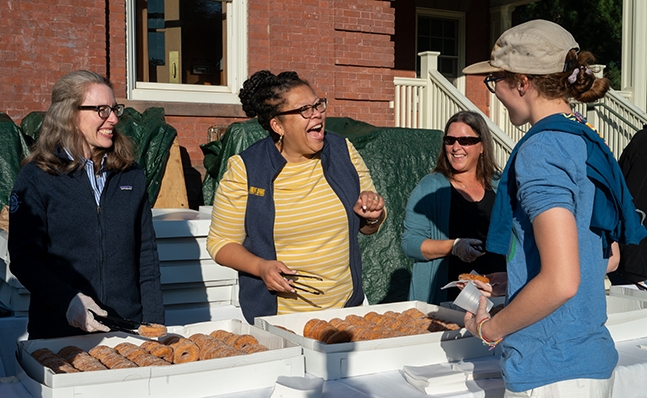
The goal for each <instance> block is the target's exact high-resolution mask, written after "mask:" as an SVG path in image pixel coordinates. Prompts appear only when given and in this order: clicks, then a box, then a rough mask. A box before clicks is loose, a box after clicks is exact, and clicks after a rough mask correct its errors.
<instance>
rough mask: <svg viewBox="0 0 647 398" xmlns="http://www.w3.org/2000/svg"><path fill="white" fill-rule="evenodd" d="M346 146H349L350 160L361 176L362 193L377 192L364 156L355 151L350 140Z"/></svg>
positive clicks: (360, 186)
mask: <svg viewBox="0 0 647 398" xmlns="http://www.w3.org/2000/svg"><path fill="white" fill-rule="evenodd" d="M346 145H348V154H349V155H350V160H351V162H353V165H354V166H355V170H357V174H358V175H359V188H360V189H359V190H360V192H361V191H373V192H377V191H376V190H375V186H374V185H373V180H372V179H371V173H370V172H369V171H368V167H366V163H364V159H362V156H361V155H360V154H359V152H357V149H355V147H354V146H353V144H352V143H351V142H350V141H349V140H348V139H346Z"/></svg>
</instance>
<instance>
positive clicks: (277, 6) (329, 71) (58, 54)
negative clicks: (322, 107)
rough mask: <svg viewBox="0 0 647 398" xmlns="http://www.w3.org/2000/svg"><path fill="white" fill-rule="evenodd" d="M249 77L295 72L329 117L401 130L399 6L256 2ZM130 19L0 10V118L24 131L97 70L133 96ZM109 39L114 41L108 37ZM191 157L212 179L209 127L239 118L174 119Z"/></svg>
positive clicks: (23, 4) (72, 9)
mask: <svg viewBox="0 0 647 398" xmlns="http://www.w3.org/2000/svg"><path fill="white" fill-rule="evenodd" d="M248 24H249V26H248V50H249V54H250V56H249V74H250V75H251V74H252V73H254V72H255V71H257V70H260V69H269V70H271V71H273V72H275V73H278V72H281V71H284V70H295V71H297V72H298V73H299V74H300V75H301V76H302V77H303V78H305V79H307V80H309V81H310V83H311V84H312V86H313V87H314V88H315V90H316V91H317V94H318V95H320V96H322V97H327V98H328V99H329V105H330V107H329V111H328V116H343V117H351V118H354V119H358V120H361V121H365V122H368V123H371V124H374V125H378V126H392V125H393V119H394V117H393V110H392V109H391V108H390V107H389V102H390V101H392V100H393V96H394V87H393V77H394V76H395V75H398V76H413V72H412V71H395V70H394V69H393V68H394V44H393V41H392V35H393V34H394V33H395V9H394V8H393V5H392V2H391V1H386V0H385V1H381V0H355V1H346V0H282V1H274V2H268V1H266V0H248ZM125 33H126V14H125V2H124V1H123V0H109V1H108V2H99V3H88V2H83V1H80V0H68V1H65V2H61V1H59V0H34V1H30V2H27V1H11V2H7V3H6V4H5V5H3V6H2V7H0V76H1V78H2V80H1V81H0V111H2V112H5V113H7V114H8V115H9V116H10V117H11V118H12V119H13V120H14V122H16V123H17V124H19V123H20V121H21V120H22V118H24V117H25V116H26V115H27V114H28V113H29V112H32V111H44V110H46V109H47V107H48V106H49V102H50V95H51V90H52V86H53V85H54V83H55V82H56V80H58V79H59V78H60V77H61V76H63V75H64V74H66V73H68V72H70V71H73V70H76V69H89V70H93V71H96V72H98V73H101V74H103V75H105V76H107V77H108V78H109V79H110V81H111V82H112V83H113V86H114V89H115V95H116V96H117V98H125V97H126V37H125V36H126V34H125ZM108 38H109V40H108ZM166 120H167V121H168V122H169V123H170V124H171V125H172V126H173V127H175V128H176V129H177V131H178V137H179V143H180V146H181V147H182V148H183V152H184V153H185V154H186V155H187V156H188V158H189V161H188V164H186V166H188V167H189V168H192V169H194V171H197V172H198V173H199V174H200V175H201V176H203V175H204V168H203V166H202V160H203V156H202V152H201V150H200V148H199V145H200V144H202V143H206V142H208V139H209V136H208V130H209V127H211V126H214V125H215V126H222V125H228V124H230V123H232V122H234V121H240V120H244V118H242V117H240V113H239V112H238V115H236V114H232V115H231V116H222V117H215V116H213V117H210V116H201V117H196V116H182V115H173V114H169V113H168V112H167V116H166Z"/></svg>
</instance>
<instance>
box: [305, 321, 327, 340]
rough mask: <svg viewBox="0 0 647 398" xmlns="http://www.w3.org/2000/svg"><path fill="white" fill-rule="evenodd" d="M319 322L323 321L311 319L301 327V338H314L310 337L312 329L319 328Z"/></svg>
mask: <svg viewBox="0 0 647 398" xmlns="http://www.w3.org/2000/svg"><path fill="white" fill-rule="evenodd" d="M321 322H323V321H322V320H321V319H318V318H312V319H310V320H309V321H308V322H306V324H305V325H303V337H307V338H310V339H312V338H314V337H312V329H313V328H314V327H315V326H320V325H321Z"/></svg>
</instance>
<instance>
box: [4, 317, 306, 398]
mask: <svg viewBox="0 0 647 398" xmlns="http://www.w3.org/2000/svg"><path fill="white" fill-rule="evenodd" d="M216 329H225V330H229V331H231V332H234V333H238V334H243V333H248V334H251V335H253V336H255V337H256V338H257V340H258V341H259V343H261V344H263V345H265V346H267V347H268V348H269V349H270V350H269V351H264V352H258V353H254V354H247V355H239V356H234V357H229V358H219V359H211V360H207V361H197V362H190V363H183V364H178V365H171V366H161V367H155V366H149V367H142V368H133V369H114V370H103V371H96V372H87V373H71V374H55V373H53V372H52V371H51V370H50V369H48V368H44V367H43V366H42V365H40V364H39V363H38V362H37V361H36V360H35V359H34V358H33V357H32V356H31V355H30V354H29V353H30V352H33V351H34V350H37V349H39V348H43V347H47V348H49V349H51V350H52V351H54V352H57V351H58V350H60V349H61V348H63V347H65V346H67V345H75V346H77V347H79V348H82V349H84V350H86V351H87V350H89V349H91V348H92V347H95V346H97V345H100V344H104V345H108V346H111V347H114V346H115V345H117V344H119V343H121V342H124V341H129V342H132V343H135V344H141V342H142V341H143V340H144V339H143V338H140V337H139V336H133V335H128V334H125V333H121V332H111V333H96V334H91V335H87V336H76V337H65V338H57V339H47V340H28V341H20V342H18V351H17V355H16V356H17V361H18V365H17V367H16V369H17V370H18V378H19V379H20V381H21V382H22V383H23V385H24V386H25V387H26V388H27V390H28V391H29V392H30V393H31V394H32V395H33V396H35V397H45V398H86V397H87V398H90V397H92V398H103V397H106V398H107V397H124V398H126V397H133V398H135V397H136V398H139V397H156V398H158V397H159V398H166V397H169V398H170V397H173V398H175V397H183V398H193V397H195V398H198V397H205V396H212V395H219V394H228V393H235V392H241V391H246V390H253V389H258V388H266V387H271V386H273V385H274V383H275V381H276V379H277V377H279V376H299V377H303V376H304V375H305V373H304V372H305V366H304V358H303V355H302V349H301V347H299V346H297V345H296V344H294V343H292V342H289V341H286V340H285V339H283V338H281V337H280V336H276V335H273V334H270V333H268V332H266V331H263V330H261V329H259V328H256V327H254V326H252V325H249V324H247V323H243V322H241V321H238V320H224V321H216V322H204V323H198V324H193V325H187V326H177V327H170V328H169V333H176V334H180V335H182V336H187V337H188V336H190V335H191V334H193V333H206V334H208V333H210V332H212V331H213V330H216Z"/></svg>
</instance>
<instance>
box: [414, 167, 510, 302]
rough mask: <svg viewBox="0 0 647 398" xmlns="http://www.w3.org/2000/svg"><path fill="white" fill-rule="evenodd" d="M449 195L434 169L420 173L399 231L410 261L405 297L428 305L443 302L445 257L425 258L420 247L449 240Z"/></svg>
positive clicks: (448, 187) (448, 188) (447, 186)
mask: <svg viewBox="0 0 647 398" xmlns="http://www.w3.org/2000/svg"><path fill="white" fill-rule="evenodd" d="M498 183H499V180H498V179H497V178H495V179H493V180H492V186H493V189H494V191H496V189H497V185H498ZM451 197H452V194H451V184H450V183H449V180H448V179H447V178H446V177H445V176H444V175H442V174H441V173H438V172H434V173H431V174H428V175H426V176H424V177H423V178H422V180H420V182H419V183H418V185H417V186H416V187H415V188H414V190H413V191H412V192H411V195H410V196H409V201H408V202H407V207H406V210H405V218H404V232H403V234H402V250H403V251H404V254H405V255H406V256H407V257H410V258H413V260H414V263H413V270H412V275H411V284H410V286H409V300H419V301H424V302H428V303H432V304H439V303H440V302H442V301H447V292H446V291H445V290H441V289H440V288H441V287H443V286H444V285H445V284H446V283H447V275H448V274H447V270H448V267H449V260H448V258H447V257H441V258H437V259H434V260H427V259H426V258H425V257H424V256H423V255H422V252H421V251H420V247H421V246H422V242H424V241H425V239H437V240H442V239H449V212H450V207H451Z"/></svg>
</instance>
